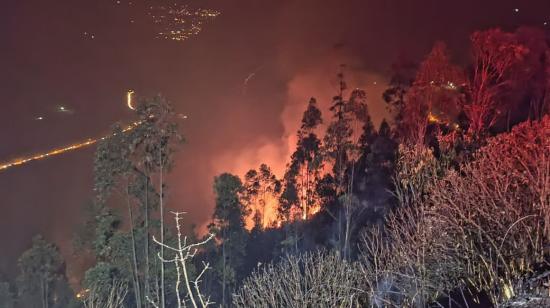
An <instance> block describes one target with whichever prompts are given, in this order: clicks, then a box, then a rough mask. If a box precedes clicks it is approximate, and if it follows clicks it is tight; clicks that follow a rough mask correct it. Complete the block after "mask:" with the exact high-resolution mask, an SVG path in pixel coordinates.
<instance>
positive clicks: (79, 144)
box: [0, 121, 141, 171]
mask: <svg viewBox="0 0 550 308" xmlns="http://www.w3.org/2000/svg"><path fill="white" fill-rule="evenodd" d="M140 124H141V121H138V122H134V123H132V124H131V125H128V126H127V127H125V128H124V129H123V130H122V132H123V133H125V132H127V131H130V130H132V129H134V128H136V127H137V126H139V125H140ZM114 135H116V134H110V135H107V136H103V137H101V138H97V139H91V138H89V139H86V140H85V141H81V142H77V143H73V144H70V145H67V146H63V147H60V148H56V149H53V150H50V151H48V152H45V153H39V154H35V155H31V156H28V157H24V158H18V159H14V160H12V161H9V162H5V163H2V164H0V171H4V170H6V169H9V168H12V167H17V166H21V165H24V164H26V163H30V162H32V161H35V160H42V159H45V158H48V157H52V156H56V155H60V154H63V153H67V152H70V151H74V150H77V149H81V148H84V147H88V146H91V145H93V144H95V143H97V142H99V141H102V140H105V139H107V138H110V137H112V136H114Z"/></svg>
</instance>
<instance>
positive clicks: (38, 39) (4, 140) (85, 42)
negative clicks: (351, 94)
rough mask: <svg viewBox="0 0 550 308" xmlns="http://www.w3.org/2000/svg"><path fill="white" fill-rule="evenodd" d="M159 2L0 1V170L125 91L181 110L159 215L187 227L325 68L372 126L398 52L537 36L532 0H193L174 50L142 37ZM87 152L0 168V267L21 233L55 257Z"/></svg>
mask: <svg viewBox="0 0 550 308" xmlns="http://www.w3.org/2000/svg"><path fill="white" fill-rule="evenodd" d="M181 1H183V0H181ZM117 2H119V3H117ZM162 2H163V0H133V3H132V4H131V5H129V2H128V1H116V0H88V1H84V0H56V1H44V0H3V1H2V4H1V5H0V99H1V102H2V105H1V107H2V108H1V109H0V128H1V129H0V161H5V160H10V159H12V158H17V157H20V156H25V155H26V154H32V153H35V152H40V151H43V150H47V149H50V148H52V147H57V146H61V145H63V144H67V143H72V142H75V141H79V140H83V139H86V138H88V137H95V136H101V135H103V134H105V133H107V132H108V131H109V128H110V126H111V125H112V124H113V123H114V122H116V121H122V122H128V121H130V120H131V119H132V113H131V111H130V110H129V109H128V108H127V107H126V105H125V95H126V91H127V90H128V89H134V90H135V91H136V93H137V95H138V96H140V97H148V96H152V95H155V94H157V93H162V94H163V95H164V96H165V97H167V98H168V99H169V100H170V101H171V102H172V103H173V104H174V106H175V107H176V110H177V112H179V113H183V114H186V115H188V119H187V120H185V121H182V123H181V128H182V131H183V133H184V135H185V136H186V138H187V141H188V142H187V144H186V145H185V146H183V147H182V148H181V151H180V152H179V154H178V155H177V157H176V166H175V168H174V169H173V172H172V175H171V178H170V180H169V187H170V189H169V195H170V201H169V205H168V207H169V208H178V209H185V210H187V211H188V212H190V215H189V216H188V219H189V220H190V221H192V222H193V223H195V224H197V225H203V224H204V223H206V222H207V220H208V218H209V216H210V215H211V209H212V208H213V198H212V188H211V186H212V185H211V184H212V178H213V176H215V175H216V174H219V173H221V172H223V171H229V172H234V173H237V174H239V175H242V174H243V173H244V172H245V171H246V170H248V169H249V168H252V167H257V166H258V165H259V164H260V163H262V162H265V163H267V164H269V165H271V166H272V167H273V168H274V170H275V171H276V172H277V173H278V174H281V173H282V171H283V169H284V165H285V163H286V159H287V157H288V155H289V151H291V150H292V144H293V141H294V140H293V139H292V138H293V135H294V134H295V132H296V129H297V128H298V126H299V120H300V118H301V113H302V112H303V110H304V108H305V107H306V103H307V101H308V100H309V97H311V96H315V97H316V98H317V99H318V101H319V104H320V105H321V106H322V107H323V108H326V106H328V104H329V103H330V99H331V97H332V96H333V95H334V94H335V93H336V89H337V82H336V74H337V73H338V72H339V70H340V64H346V66H345V68H344V73H345V74H346V79H347V82H348V84H349V86H350V87H353V88H355V87H361V88H364V89H365V90H366V91H367V95H368V98H369V108H370V112H371V115H372V117H373V118H374V120H375V122H376V123H379V122H380V121H381V119H382V118H383V117H384V116H386V112H385V106H384V104H383V103H382V100H381V98H380V96H381V93H382V91H383V89H384V87H385V86H386V83H387V79H388V78H389V74H390V66H391V63H392V61H394V60H395V59H396V58H397V57H398V56H399V55H406V56H407V57H409V58H411V59H414V60H420V59H421V58H422V57H423V55H425V54H426V53H427V52H428V51H429V50H430V48H431V46H432V44H433V43H434V41H436V40H444V41H446V42H447V43H448V46H449V48H450V49H451V50H452V51H453V53H454V56H455V59H456V61H457V62H464V61H465V59H467V56H468V35H469V33H471V32H472V31H474V30H476V29H486V28H488V27H494V26H501V27H503V28H505V29H513V28H514V27H516V26H518V25H535V26H539V27H542V28H544V27H546V28H547V29H550V1H548V0H514V1H512V0H507V1H505V0H482V1H480V0H465V1H459V0H454V1H450V0H414V1H408V0H400V1H397V0H271V1H269V0H203V1H198V0H195V1H193V2H192V4H193V5H200V6H201V7H203V8H212V9H216V10H219V11H220V12H221V15H220V16H218V17H217V18H215V19H214V20H213V21H211V22H208V23H206V24H204V25H203V30H202V32H200V33H199V34H198V35H197V36H194V37H192V38H190V39H188V40H186V41H183V42H181V41H178V42H177V41H171V40H164V39H158V38H155V37H156V34H157V32H158V31H159V28H158V25H155V24H152V23H151V20H150V19H149V17H148V16H147V15H146V12H147V7H149V6H150V5H158V4H159V3H160V4H161V3H162ZM167 2H168V1H167ZM170 2H171V3H172V2H174V1H170ZM176 2H177V1H176ZM545 22H546V23H547V24H548V25H547V26H545V25H544V23H545ZM60 106H65V107H66V108H67V109H69V110H70V111H71V112H59V107H60ZM325 116H326V114H325ZM38 117H42V118H43V119H42V120H37V118H38ZM326 119H327V118H326V117H325V120H326ZM93 152H94V148H93V147H92V148H88V149H85V150H79V151H76V152H72V153H67V154H65V155H62V156H57V157H53V158H50V159H47V160H43V161H37V162H33V163H30V164H28V165H25V166H21V167H17V168H12V169H9V170H7V171H4V172H0V196H1V198H0V209H1V211H0V272H2V271H10V270H9V269H11V268H13V262H14V261H15V257H16V256H17V255H19V254H20V253H21V251H22V250H24V249H25V248H27V246H28V245H29V243H30V238H31V237H32V236H33V235H34V234H36V233H43V234H45V235H46V237H47V238H48V239H50V240H55V241H56V242H57V243H59V244H61V245H62V247H64V252H65V253H66V254H67V253H68V252H69V250H68V249H67V248H66V247H68V245H67V243H68V241H69V240H70V238H71V236H72V232H73V229H74V227H75V226H77V225H78V224H80V223H82V221H83V219H84V218H83V210H82V209H83V207H84V206H85V205H86V204H87V203H89V202H90V200H91V199H92V197H93V196H92V191H91V187H92V162H93Z"/></svg>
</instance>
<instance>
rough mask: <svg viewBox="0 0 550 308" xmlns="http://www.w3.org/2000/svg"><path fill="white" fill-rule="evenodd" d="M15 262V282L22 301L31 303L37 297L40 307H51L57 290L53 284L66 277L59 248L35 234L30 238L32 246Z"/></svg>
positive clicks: (26, 303) (27, 303)
mask: <svg viewBox="0 0 550 308" xmlns="http://www.w3.org/2000/svg"><path fill="white" fill-rule="evenodd" d="M17 263H18V267H19V276H18V277H17V284H18V290H19V297H20V298H22V299H24V301H23V303H24V304H25V305H33V304H32V303H33V299H37V301H39V302H40V306H42V308H48V307H52V305H53V304H55V302H54V298H55V296H53V295H54V294H56V293H57V291H58V290H56V287H55V285H56V283H58V282H60V281H62V280H63V279H66V278H65V262H64V261H63V258H62V257H61V254H60V253H59V248H57V246H55V245H54V244H51V243H48V242H46V240H44V238H43V237H42V236H40V235H37V236H35V237H34V238H33V240H32V247H31V248H29V249H28V250H27V251H25V252H23V254H22V255H21V257H19V260H18V261H17ZM34 303H35V304H37V303H36V302H34Z"/></svg>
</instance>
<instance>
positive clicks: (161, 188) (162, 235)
mask: <svg viewBox="0 0 550 308" xmlns="http://www.w3.org/2000/svg"><path fill="white" fill-rule="evenodd" d="M159 158H160V170H159V172H160V175H159V182H160V183H159V186H160V187H159V193H160V200H159V207H160V208H159V210H160V242H161V243H164V195H163V194H164V192H163V187H164V185H163V181H164V179H163V169H164V166H163V162H162V148H161V149H159ZM160 257H161V259H162V260H164V246H162V245H161V246H160ZM164 294H165V293H164V262H160V307H161V308H165V305H166V299H165V297H164Z"/></svg>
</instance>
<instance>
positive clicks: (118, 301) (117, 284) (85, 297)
mask: <svg viewBox="0 0 550 308" xmlns="http://www.w3.org/2000/svg"><path fill="white" fill-rule="evenodd" d="M106 288H107V289H108V290H107V289H106ZM105 294H107V297H105ZM127 294H128V283H126V282H125V281H123V280H119V279H113V281H112V282H111V283H110V284H107V285H100V284H94V285H92V286H91V287H90V288H89V289H86V290H84V291H82V292H81V293H79V294H77V298H80V299H82V303H83V304H84V307H85V308H121V307H124V300H125V298H126V295H127Z"/></svg>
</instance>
